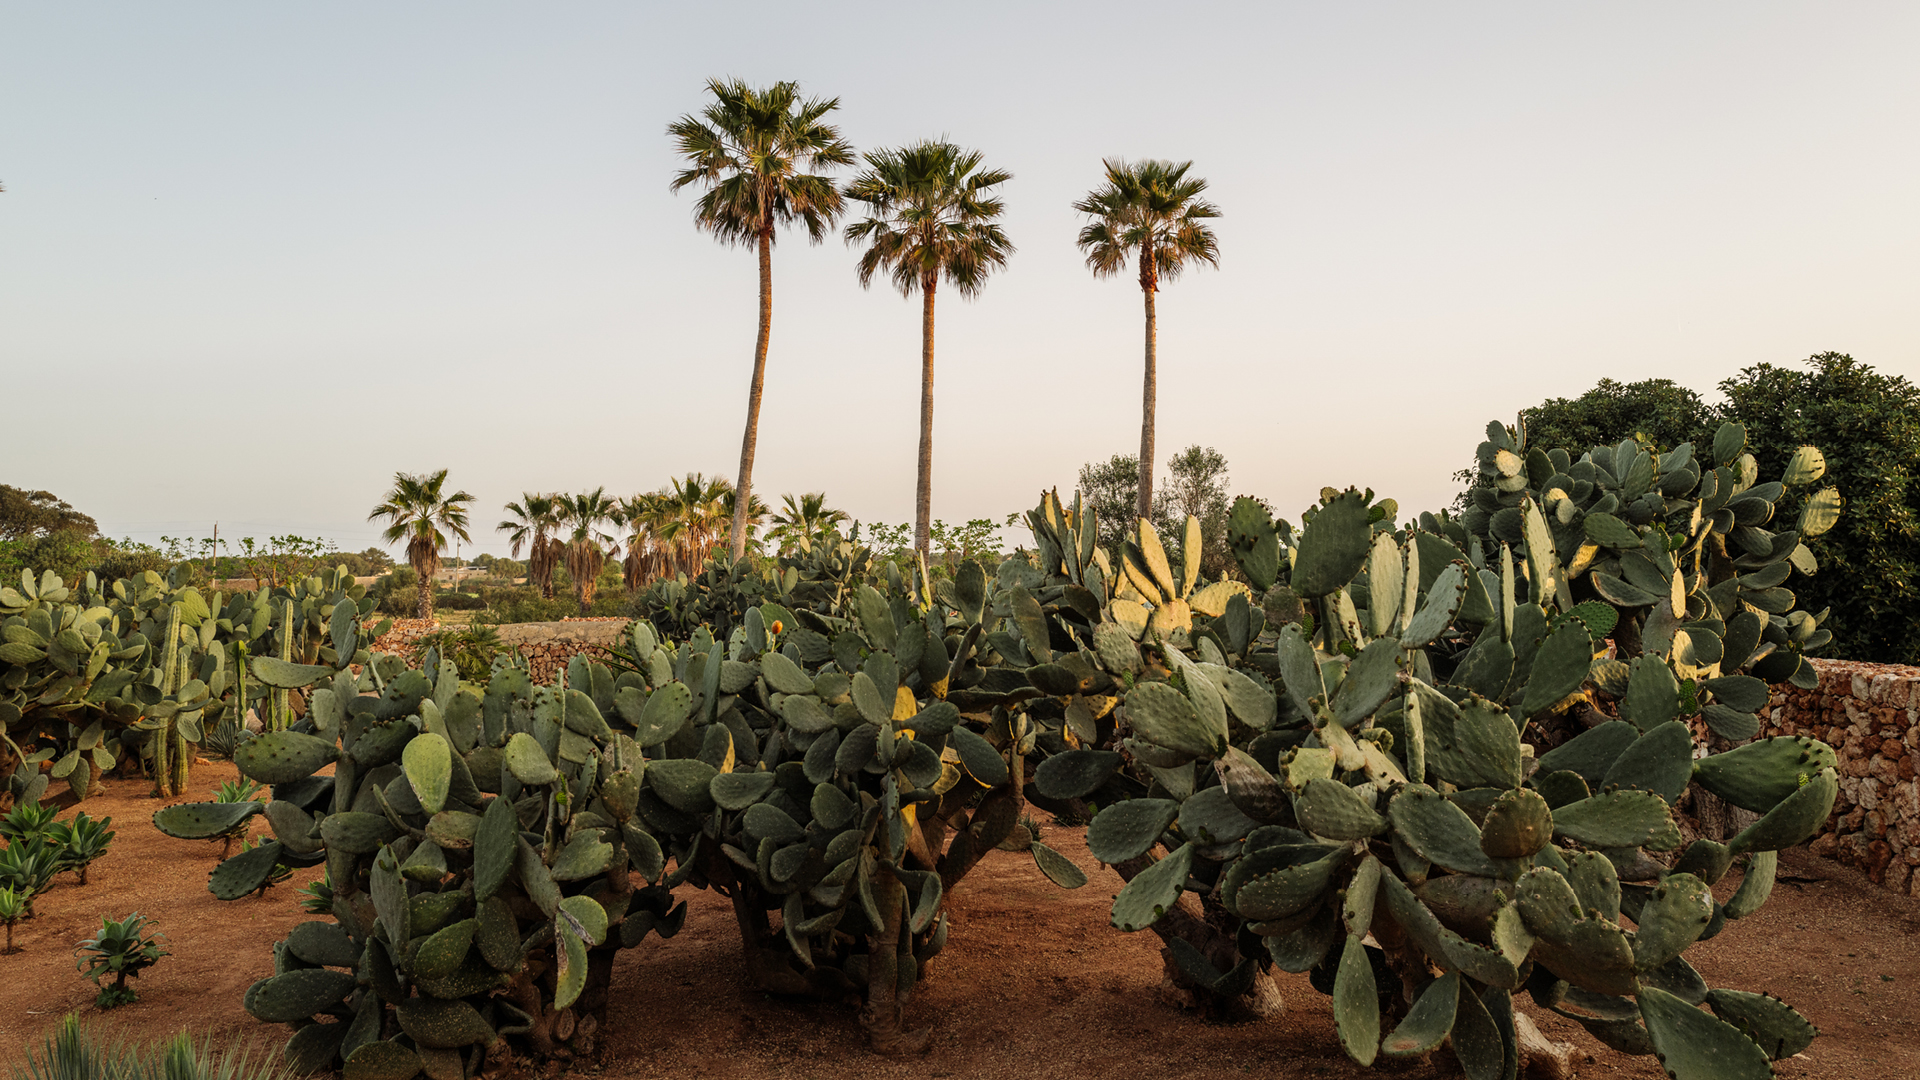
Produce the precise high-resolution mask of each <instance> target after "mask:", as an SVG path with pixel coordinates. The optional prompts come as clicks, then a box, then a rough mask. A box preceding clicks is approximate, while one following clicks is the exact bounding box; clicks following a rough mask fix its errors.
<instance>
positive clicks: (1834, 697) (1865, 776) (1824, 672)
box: [1760, 660, 1920, 896]
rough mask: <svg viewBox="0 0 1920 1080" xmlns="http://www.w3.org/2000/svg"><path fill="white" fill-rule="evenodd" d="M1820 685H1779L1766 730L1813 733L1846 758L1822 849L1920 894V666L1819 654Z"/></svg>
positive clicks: (1818, 840) (1818, 844)
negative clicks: (1919, 761) (1919, 775)
mask: <svg viewBox="0 0 1920 1080" xmlns="http://www.w3.org/2000/svg"><path fill="white" fill-rule="evenodd" d="M1813 666H1814V668H1815V670H1817V671H1819V673H1820V686H1819V688H1818V689H1815V690H1799V689H1794V688H1791V687H1787V688H1783V689H1777V690H1776V691H1775V693H1774V695H1773V700H1772V701H1771V702H1770V703H1769V704H1768V709H1767V714H1766V715H1765V716H1763V717H1762V718H1761V719H1762V723H1763V727H1762V728H1761V732H1760V734H1761V735H1762V736H1767V735H1807V736H1811V737H1813V738H1815V739H1819V740H1820V741H1822V742H1824V743H1826V744H1827V745H1829V746H1831V747H1833V749H1834V751H1835V752H1836V753H1837V754H1838V755H1839V758H1840V768H1839V771H1840V797H1839V799H1838V800H1836V801H1835V802H1834V806H1833V816H1832V817H1831V818H1830V819H1828V821H1827V824H1826V827H1825V828H1824V829H1822V830H1821V833H1820V835H1819V836H1817V837H1815V838H1814V840H1813V843H1812V849H1813V851H1814V852H1815V853H1816V854H1819V855H1825V856H1827V857H1829V858H1833V859H1837V860H1838V861H1840V862H1843V863H1847V864H1849V865H1852V866H1856V867H1858V868H1859V869H1860V870H1861V872H1863V873H1865V874H1866V875H1867V877H1869V878H1870V879H1872V880H1873V881H1875V882H1877V883H1879V884H1882V885H1885V886H1886V887H1888V888H1890V889H1893V890H1894V891H1896V892H1901V893H1907V894H1910V895H1915V896H1920V786H1917V785H1916V781H1915V775H1914V774H1915V766H1916V763H1915V759H1914V756H1915V754H1920V667H1902V666H1898V665H1893V664H1865V663H1857V662H1853V661H1846V660H1815V661H1814V662H1813Z"/></svg>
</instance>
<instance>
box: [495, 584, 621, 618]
mask: <svg viewBox="0 0 1920 1080" xmlns="http://www.w3.org/2000/svg"><path fill="white" fill-rule="evenodd" d="M594 602H595V603H596V604H598V603H599V602H600V600H599V598H595V601H594ZM578 614H580V604H579V602H578V601H576V600H574V599H572V598H571V597H568V596H564V595H561V596H555V597H554V598H553V599H551V600H547V599H544V598H542V597H541V595H540V590H538V589H494V590H491V591H489V592H488V594H487V606H486V610H484V611H482V612H480V613H479V614H478V615H475V616H474V618H473V621H474V622H475V623H476V624H490V625H503V624H506V623H528V622H558V621H560V620H561V619H564V618H567V617H568V616H572V615H578Z"/></svg>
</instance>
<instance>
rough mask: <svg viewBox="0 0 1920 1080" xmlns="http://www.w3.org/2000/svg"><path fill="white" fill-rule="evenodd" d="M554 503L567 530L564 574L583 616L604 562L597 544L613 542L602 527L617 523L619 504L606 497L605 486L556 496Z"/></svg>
mask: <svg viewBox="0 0 1920 1080" xmlns="http://www.w3.org/2000/svg"><path fill="white" fill-rule="evenodd" d="M554 502H555V504H556V506H557V507H558V510H559V518H560V523H561V524H562V525H563V526H565V527H566V528H567V529H569V530H570V534H569V536H568V538H567V545H566V556H567V574H568V575H569V576H571V577H572V578H573V594H574V597H575V598H576V599H578V600H579V601H580V614H582V615H585V614H586V613H587V609H588V608H589V607H591V606H592V604H593V593H594V590H595V588H596V587H597V586H598V584H599V582H598V579H599V577H600V567H601V566H602V565H603V564H604V563H605V562H606V553H605V552H604V551H602V550H601V547H600V545H602V544H612V543H613V542H614V535H613V534H612V533H611V532H608V531H607V529H606V526H607V525H609V524H613V523H614V522H617V521H618V520H619V513H620V504H619V501H618V500H615V499H610V498H608V497H607V489H606V488H605V487H597V488H594V489H593V490H592V491H586V492H581V493H580V494H578V495H560V496H557V497H556V498H555V500H554Z"/></svg>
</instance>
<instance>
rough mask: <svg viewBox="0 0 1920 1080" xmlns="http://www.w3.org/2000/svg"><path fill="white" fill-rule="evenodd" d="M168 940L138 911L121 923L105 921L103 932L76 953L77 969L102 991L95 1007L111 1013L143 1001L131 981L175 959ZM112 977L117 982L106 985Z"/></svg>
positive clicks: (101, 923)
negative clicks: (167, 946)
mask: <svg viewBox="0 0 1920 1080" xmlns="http://www.w3.org/2000/svg"><path fill="white" fill-rule="evenodd" d="M164 940H166V935H165V934H162V933H159V932H158V931H155V930H154V929H153V922H152V920H150V919H148V918H147V917H146V916H144V915H142V914H140V913H139V912H137V911H136V912H134V913H133V914H131V915H128V916H127V917H126V918H124V919H120V920H118V921H116V920H114V919H110V918H103V919H101V920H100V932H99V933H98V934H96V935H95V936H93V937H90V938H88V939H87V940H85V941H83V942H81V943H80V946H79V948H77V949H75V950H74V952H73V955H74V956H75V958H76V959H75V961H74V967H75V968H77V969H78V970H79V972H80V974H82V975H85V976H86V977H87V978H88V980H90V981H91V982H92V983H93V984H94V985H95V986H98V987H100V993H99V995H98V996H97V997H95V998H94V1004H95V1005H97V1006H99V1007H100V1008H102V1009H111V1008H113V1007H115V1006H117V1005H125V1004H126V1003H128V1002H130V1001H137V1000H139V997H140V995H139V994H137V993H135V992H134V990H133V988H132V987H130V986H128V985H127V980H128V979H129V978H133V977H135V976H137V975H139V974H140V973H141V972H142V971H145V970H146V969H147V968H150V967H152V966H153V965H155V964H157V963H159V962H160V958H161V957H163V956H171V955H173V954H172V953H170V952H168V951H167V950H166V949H164V948H161V946H160V943H161V942H162V941H164ZM108 976H112V977H113V982H112V983H111V984H105V985H103V984H102V982H101V980H103V979H105V978H107V977H108Z"/></svg>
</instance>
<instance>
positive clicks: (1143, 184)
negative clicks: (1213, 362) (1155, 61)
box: [1073, 158, 1220, 518]
mask: <svg viewBox="0 0 1920 1080" xmlns="http://www.w3.org/2000/svg"><path fill="white" fill-rule="evenodd" d="M1101 164H1102V165H1104V166H1105V167H1106V170H1107V183H1106V186H1105V187H1101V188H1097V189H1095V190H1093V191H1090V192H1088V193H1087V196H1086V198H1084V199H1081V200H1080V201H1079V202H1076V203H1074V204H1073V208H1074V209H1075V210H1078V211H1080V212H1081V213H1083V214H1087V215H1090V216H1091V217H1092V218H1093V220H1092V221H1091V222H1089V223H1088V224H1087V225H1086V226H1085V227H1084V228H1082V229H1081V230H1080V237H1079V245H1080V250H1082V251H1084V252H1086V255H1087V265H1088V266H1089V267H1091V268H1092V270H1093V274H1094V276H1095V277H1110V276H1112V275H1114V274H1117V273H1119V272H1120V271H1121V270H1123V269H1125V268H1126V266H1127V260H1128V259H1129V258H1135V259H1136V261H1137V262H1138V264H1139V270H1140V294H1141V300H1142V304H1143V306H1144V307H1145V308H1146V316H1147V333H1146V376H1145V378H1144V379H1143V380H1142V386H1141V393H1140V490H1139V493H1138V498H1137V500H1136V503H1135V512H1136V513H1137V514H1138V515H1139V516H1140V517H1142V518H1144V517H1147V516H1149V515H1150V514H1151V513H1152V510H1153V464H1154V458H1153V440H1154V407H1155V405H1154V403H1155V401H1156V399H1157V397H1158V395H1159V378H1160V376H1159V347H1158V333H1159V331H1158V322H1157V316H1156V315H1155V313H1154V300H1153V298H1154V294H1155V293H1157V292H1159V291H1160V279H1161V278H1166V279H1167V280H1169V281H1171V280H1172V279H1174V278H1176V277H1179V276H1180V271H1182V270H1184V269H1185V268H1186V266H1187V264H1188V263H1189V262H1204V263H1207V264H1208V265H1210V266H1219V265H1220V245H1219V242H1218V241H1217V240H1216V239H1215V238H1214V235H1213V230H1212V229H1210V228H1208V227H1207V225H1206V222H1207V221H1208V220H1210V219H1212V218H1217V217H1219V216H1220V210H1219V208H1218V207H1216V206H1214V205H1213V204H1212V203H1210V202H1206V201H1205V200H1203V199H1201V198H1200V194H1201V193H1202V192H1204V191H1206V190H1207V182H1206V181H1205V180H1202V179H1200V178H1199V177H1197V176H1196V177H1189V176H1187V170H1189V169H1191V168H1193V162H1191V161H1182V162H1180V163H1178V164H1175V163H1174V162H1171V161H1135V162H1127V161H1122V160H1120V159H1118V158H1109V159H1107V160H1106V161H1103V162H1101Z"/></svg>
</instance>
